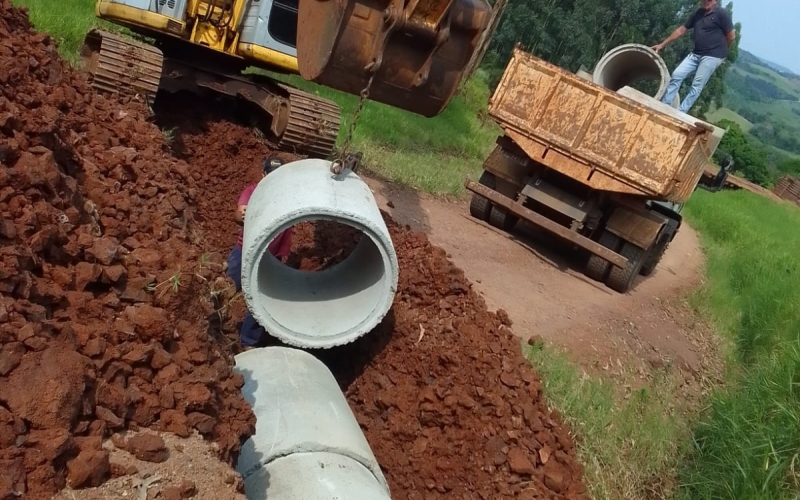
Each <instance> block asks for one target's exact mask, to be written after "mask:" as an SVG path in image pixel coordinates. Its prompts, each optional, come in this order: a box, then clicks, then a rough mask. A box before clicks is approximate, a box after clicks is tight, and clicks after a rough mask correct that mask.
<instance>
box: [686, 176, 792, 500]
mask: <svg viewBox="0 0 800 500" xmlns="http://www.w3.org/2000/svg"><path fill="white" fill-rule="evenodd" d="M687 216H688V217H689V220H690V221H691V222H692V224H693V225H694V227H696V228H697V229H698V230H699V231H700V234H701V238H702V242H703V246H704V248H705V251H706V254H707V256H708V281H707V284H706V286H705V288H704V289H702V290H701V291H700V292H699V293H698V295H697V301H698V305H699V306H700V308H701V309H702V310H703V311H705V313H706V314H708V315H709V316H710V317H711V318H713V319H714V320H715V322H716V324H717V325H718V327H719V330H720V331H722V332H724V333H726V334H727V335H728V336H729V337H730V339H731V340H732V341H733V342H734V343H735V346H736V349H735V352H734V354H733V359H732V360H731V363H730V364H729V366H730V367H732V370H731V372H732V373H731V375H730V381H729V383H728V384H727V387H726V388H725V389H724V390H719V391H717V392H716V394H715V395H714V397H713V398H712V401H711V404H710V411H709V413H708V416H707V418H705V419H704V420H703V422H702V423H701V424H700V425H699V426H698V427H697V428H696V429H695V446H696V447H695V449H694V453H693V454H692V455H691V456H690V458H691V459H690V460H688V461H687V462H686V463H685V466H684V467H683V470H682V480H683V483H684V488H683V491H682V497H683V498H687V499H689V498H691V499H703V498H732V499H733V498H797V494H798V493H800V488H798V486H799V485H800V475H799V474H800V460H799V459H800V385H799V384H800V343H798V342H799V340H800V339H799V338H798V334H799V333H800V314H798V306H800V287H798V286H797V283H798V279H799V278H800V260H798V259H797V249H798V248H800V210H798V209H797V208H795V207H793V206H789V205H778V204H775V203H772V202H770V201H769V200H767V199H765V198H762V197H759V196H756V195H753V194H751V193H747V192H744V191H741V192H733V193H731V192H723V193H719V194H715V195H710V194H708V193H705V192H698V193H697V195H696V196H695V197H693V199H692V200H691V201H690V203H689V204H688V205H687Z"/></svg>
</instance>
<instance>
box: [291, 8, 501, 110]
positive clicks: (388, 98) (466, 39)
mask: <svg viewBox="0 0 800 500" xmlns="http://www.w3.org/2000/svg"><path fill="white" fill-rule="evenodd" d="M490 16H491V7H490V5H489V4H488V3H487V2H486V0H300V2H299V9H298V20H297V33H298V36H297V60H298V68H299V71H300V75H301V76H302V77H303V78H304V79H306V80H310V81H313V82H316V83H319V84H321V85H325V86H327V87H331V88H334V89H337V90H340V91H342V92H346V93H348V94H355V95H364V94H363V93H364V91H365V90H366V91H367V92H368V94H369V98H370V99H371V100H374V101H378V102H382V103H384V104H388V105H390V106H394V107H397V108H401V109H405V110H407V111H411V112H413V113H417V114H420V115H423V116H426V117H432V116H435V115H437V114H439V113H440V112H441V111H442V110H443V109H444V108H445V107H446V106H447V104H448V102H450V99H451V98H452V96H453V94H454V93H455V92H456V90H457V89H458V86H459V84H460V83H461V80H462V79H463V75H464V71H465V70H466V68H467V66H468V64H469V62H470V60H471V59H472V56H473V54H474V53H475V52H476V51H477V50H478V49H479V47H478V45H479V43H480V41H481V35H482V34H483V32H484V30H486V29H487V27H488V25H489V20H490Z"/></svg>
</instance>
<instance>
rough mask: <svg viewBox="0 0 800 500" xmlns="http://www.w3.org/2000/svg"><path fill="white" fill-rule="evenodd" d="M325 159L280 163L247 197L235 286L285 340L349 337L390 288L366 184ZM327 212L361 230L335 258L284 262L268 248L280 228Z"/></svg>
mask: <svg viewBox="0 0 800 500" xmlns="http://www.w3.org/2000/svg"><path fill="white" fill-rule="evenodd" d="M330 167H331V162H329V161H326V160H318V159H308V160H300V161H296V162H292V163H287V164H286V165H284V166H282V167H281V168H279V169H277V170H276V171H274V172H273V173H272V174H270V175H268V176H267V177H265V178H264V179H262V180H261V182H260V183H259V184H258V186H257V187H256V189H255V191H254V192H253V195H252V197H251V198H250V202H249V203H248V205H247V215H246V216H245V222H244V241H243V245H242V291H243V292H244V297H245V301H246V302H247V307H248V309H249V310H250V312H251V313H252V314H253V317H254V318H255V319H256V321H257V322H258V323H259V324H260V325H262V326H263V327H264V328H265V329H266V330H267V332H269V333H270V334H271V335H273V336H275V337H277V338H278V339H280V340H282V341H283V342H285V343H286V344H289V345H293V346H297V347H303V348H329V347H333V346H337V345H342V344H346V343H348V342H352V341H354V340H355V339H357V338H359V337H360V336H362V335H364V334H365V333H367V332H369V331H370V330H372V329H373V328H375V326H377V325H378V323H380V321H381V320H382V319H383V317H384V316H385V315H386V313H387V312H388V311H389V309H390V308H391V305H392V301H393V299H394V295H395V292H396V290H397V277H398V263H397V255H396V253H395V250H394V246H393V244H392V240H391V237H390V236H389V231H388V229H387V228H386V224H385V223H384V221H383V218H382V217H381V213H380V210H378V206H377V204H376V202H375V198H374V197H373V196H372V192H371V191H370V189H369V187H368V186H367V185H366V184H365V183H364V181H363V180H361V179H360V178H359V177H358V176H357V175H356V174H354V173H353V172H351V171H349V170H345V171H344V172H343V173H342V174H340V175H338V176H336V175H334V174H332V173H331V170H330ZM308 220H330V221H335V222H339V223H342V224H347V225H349V226H352V227H354V228H356V229H358V230H359V231H361V233H362V234H363V236H362V238H361V239H360V241H359V243H358V244H357V246H356V248H355V249H354V250H353V252H352V253H351V254H350V255H349V256H348V257H347V258H346V259H345V260H344V261H342V262H341V263H339V264H337V265H335V266H333V267H331V268H328V269H325V270H322V271H318V272H306V271H300V270H296V269H292V268H289V267H288V266H285V265H284V264H283V263H281V262H280V261H279V260H278V259H276V258H275V257H273V256H272V254H270V253H269V252H268V251H267V246H268V245H269V243H270V242H271V241H272V240H273V239H274V238H275V237H276V236H277V235H278V234H280V232H282V231H283V230H285V229H287V228H290V227H292V226H293V225H295V224H297V223H299V222H303V221H308Z"/></svg>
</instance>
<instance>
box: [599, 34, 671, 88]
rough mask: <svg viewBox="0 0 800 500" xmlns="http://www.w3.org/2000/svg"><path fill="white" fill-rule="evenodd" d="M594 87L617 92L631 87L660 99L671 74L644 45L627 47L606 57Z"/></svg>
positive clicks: (601, 63)
mask: <svg viewBox="0 0 800 500" xmlns="http://www.w3.org/2000/svg"><path fill="white" fill-rule="evenodd" d="M592 78H593V80H594V83H596V84H598V85H601V86H603V87H605V88H607V89H610V90H613V91H615V92H616V91H618V90H620V89H621V88H623V87H632V88H634V89H636V90H638V91H640V92H644V93H645V94H647V95H650V96H652V97H654V98H655V99H661V98H662V97H663V96H664V94H665V93H666V91H667V85H669V78H670V74H669V70H668V69H667V66H666V64H665V63H664V60H663V59H661V57H660V56H659V55H658V54H656V53H655V52H654V51H653V50H652V49H650V48H649V47H647V46H644V45H638V44H627V45H621V46H619V47H616V48H614V49H612V50H611V51H609V52H608V53H606V55H604V56H603V58H602V59H600V62H598V63H597V66H596V67H595V70H594V74H593V75H592Z"/></svg>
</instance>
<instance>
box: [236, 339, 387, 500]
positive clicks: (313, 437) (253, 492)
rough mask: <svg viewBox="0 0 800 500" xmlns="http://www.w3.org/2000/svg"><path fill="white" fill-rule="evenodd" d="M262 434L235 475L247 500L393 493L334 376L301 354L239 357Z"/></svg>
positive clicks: (355, 498)
mask: <svg viewBox="0 0 800 500" xmlns="http://www.w3.org/2000/svg"><path fill="white" fill-rule="evenodd" d="M235 370H236V372H237V373H240V374H241V375H242V376H243V377H244V381H245V382H244V386H243V387H242V393H243V394H244V398H245V400H246V401H247V402H248V403H250V406H251V407H252V408H253V411H254V412H255V414H256V419H257V420H256V433H255V434H254V435H253V436H252V437H251V438H250V439H248V440H247V441H246V442H245V443H244V445H243V447H242V452H241V454H240V455H239V459H238V462H237V464H236V470H237V472H239V473H240V474H241V475H242V477H243V479H244V485H245V494H246V496H247V498H248V500H264V499H269V500H337V499H348V500H390V496H389V487H388V485H387V484H386V479H385V477H384V476H383V473H382V472H381V468H380V466H379V465H378V462H377V461H376V460H375V456H374V455H373V454H372V450H371V449H370V447H369V444H368V443H367V440H366V438H365V437H364V434H363V433H362V432H361V428H360V427H359V425H358V422H357V421H356V419H355V417H354V416H353V412H352V411H351V410H350V407H349V406H348V405H347V400H346V399H345V397H344V395H343V394H342V392H341V390H340V389H339V386H338V385H337V384H336V380H335V379H334V377H333V375H332V374H331V372H330V371H329V370H328V369H327V368H326V367H325V365H324V364H322V362H321V361H319V360H318V359H316V358H315V357H314V356H312V355H310V354H308V353H306V352H304V351H300V350H297V349H291V348H286V347H266V348H259V349H253V350H250V351H246V352H244V353H241V354H239V355H237V356H236V368H235Z"/></svg>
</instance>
